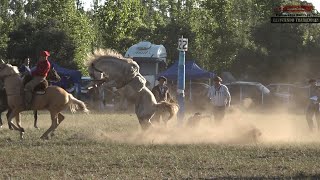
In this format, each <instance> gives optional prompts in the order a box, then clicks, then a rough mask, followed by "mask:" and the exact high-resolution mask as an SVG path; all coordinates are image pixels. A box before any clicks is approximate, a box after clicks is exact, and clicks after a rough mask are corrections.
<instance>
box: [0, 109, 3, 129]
mask: <svg viewBox="0 0 320 180" xmlns="http://www.w3.org/2000/svg"><path fill="white" fill-rule="evenodd" d="M1 115H2V112H0V128H2V125H3V123H2V118H1Z"/></svg>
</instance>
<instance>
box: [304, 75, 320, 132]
mask: <svg viewBox="0 0 320 180" xmlns="http://www.w3.org/2000/svg"><path fill="white" fill-rule="evenodd" d="M309 84H310V87H309V88H310V89H309V103H308V106H307V110H306V119H307V122H308V126H309V129H310V131H312V130H313V128H314V123H313V119H312V118H313V116H315V118H316V121H317V123H318V130H320V112H319V98H320V91H319V88H318V87H317V85H316V84H317V82H316V80H315V79H310V80H309ZM314 98H315V99H314Z"/></svg>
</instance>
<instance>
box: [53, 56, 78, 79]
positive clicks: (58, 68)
mask: <svg viewBox="0 0 320 180" xmlns="http://www.w3.org/2000/svg"><path fill="white" fill-rule="evenodd" d="M50 63H51V66H52V67H54V69H55V70H56V71H57V72H58V74H59V75H60V76H69V77H70V80H71V81H72V82H73V83H80V81H81V77H82V74H81V72H80V71H78V70H73V69H66V68H63V67H61V66H59V65H58V64H56V63H55V62H52V61H50Z"/></svg>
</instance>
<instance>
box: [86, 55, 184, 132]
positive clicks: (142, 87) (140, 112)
mask: <svg viewBox="0 0 320 180" xmlns="http://www.w3.org/2000/svg"><path fill="white" fill-rule="evenodd" d="M88 70H89V74H90V76H91V77H92V78H93V79H94V80H103V81H105V86H106V87H116V88H117V89H120V88H124V89H125V96H126V98H127V99H128V100H129V101H132V102H134V104H135V113H136V115H137V117H138V120H139V123H140V126H141V128H142V129H143V130H145V129H147V128H148V127H150V125H151V122H150V119H151V118H152V116H153V115H154V113H155V112H169V114H170V116H169V119H171V118H172V117H173V116H174V115H175V114H176V113H177V110H178V105H177V104H174V103H169V102H159V103H157V101H156V99H155V97H154V95H153V94H152V92H151V91H150V90H149V89H148V88H147V87H146V79H145V78H144V77H143V76H142V75H141V74H140V72H139V65H138V64H137V63H136V62H135V61H133V60H132V59H129V58H124V57H123V56H122V55H121V54H119V53H117V52H115V51H113V50H110V49H107V50H98V51H95V52H94V54H93V55H91V56H90V57H89V63H88Z"/></svg>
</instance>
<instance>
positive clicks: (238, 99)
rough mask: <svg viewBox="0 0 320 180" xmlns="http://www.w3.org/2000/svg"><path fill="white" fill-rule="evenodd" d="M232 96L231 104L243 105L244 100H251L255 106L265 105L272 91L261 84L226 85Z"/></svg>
mask: <svg viewBox="0 0 320 180" xmlns="http://www.w3.org/2000/svg"><path fill="white" fill-rule="evenodd" d="M225 85H226V86H227V87H228V89H229V91H230V94H231V98H232V100H231V104H242V103H243V100H244V99H246V98H250V99H251V100H253V103H254V104H256V105H257V104H264V103H265V100H266V97H267V96H269V94H270V90H269V89H268V88H267V87H266V86H264V85H263V84H261V83H259V82H247V81H234V82H231V83H226V84H225Z"/></svg>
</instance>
